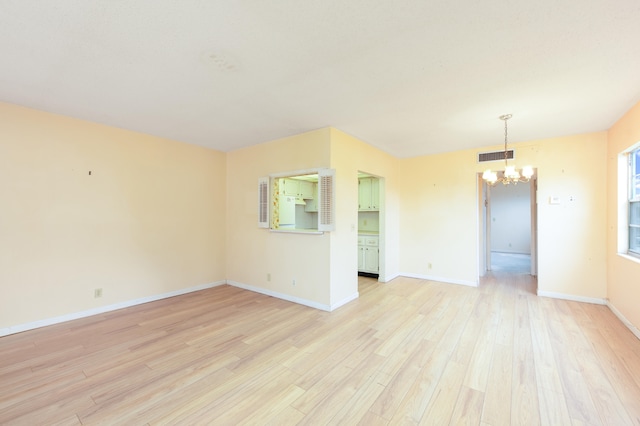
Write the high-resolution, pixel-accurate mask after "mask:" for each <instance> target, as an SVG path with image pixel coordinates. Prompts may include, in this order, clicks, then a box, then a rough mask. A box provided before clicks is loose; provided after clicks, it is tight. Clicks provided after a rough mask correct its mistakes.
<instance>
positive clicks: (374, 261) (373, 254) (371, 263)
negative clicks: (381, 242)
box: [364, 247, 379, 274]
mask: <svg viewBox="0 0 640 426" xmlns="http://www.w3.org/2000/svg"><path fill="white" fill-rule="evenodd" d="M378 262H379V260H378V247H366V249H365V251H364V266H365V271H366V272H371V273H374V274H377V273H378Z"/></svg>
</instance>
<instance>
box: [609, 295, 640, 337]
mask: <svg viewBox="0 0 640 426" xmlns="http://www.w3.org/2000/svg"><path fill="white" fill-rule="evenodd" d="M607 306H608V307H609V309H611V312H613V314H614V315H615V316H617V317H618V319H619V320H620V321H622V323H623V324H624V325H626V326H627V328H628V329H629V330H631V332H632V333H633V334H634V335H635V336H636V337H637V338H638V339H640V330H638V328H637V327H636V326H635V325H633V324H631V321H629V320H628V319H627V318H626V317H625V316H624V315H622V312H620V311H619V310H618V309H617V308H616V307H615V306H613V304H612V303H611V301H610V300H609V301H607Z"/></svg>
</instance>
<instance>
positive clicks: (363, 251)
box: [358, 235, 380, 274]
mask: <svg viewBox="0 0 640 426" xmlns="http://www.w3.org/2000/svg"><path fill="white" fill-rule="evenodd" d="M378 241H379V239H378V236H377V235H359V236H358V272H368V273H370V274H377V273H378V271H379V263H380V256H379V253H380V250H379V248H378Z"/></svg>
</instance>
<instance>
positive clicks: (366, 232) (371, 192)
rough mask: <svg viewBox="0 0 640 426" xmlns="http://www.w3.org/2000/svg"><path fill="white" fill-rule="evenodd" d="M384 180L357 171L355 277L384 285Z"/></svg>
mask: <svg viewBox="0 0 640 426" xmlns="http://www.w3.org/2000/svg"><path fill="white" fill-rule="evenodd" d="M384 189H385V179H384V178H383V177H381V176H376V175H373V174H371V173H367V172H363V171H358V275H360V276H365V277H371V278H375V279H377V280H378V281H381V282H384V277H385V275H384V271H385V261H384V260H385V250H384V247H385V208H384V206H385V191H384Z"/></svg>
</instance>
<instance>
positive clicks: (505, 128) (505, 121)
mask: <svg viewBox="0 0 640 426" xmlns="http://www.w3.org/2000/svg"><path fill="white" fill-rule="evenodd" d="M509 118H510V117H505V118H504V165H505V166H506V165H507V157H508V156H507V120H508V119H509Z"/></svg>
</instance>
